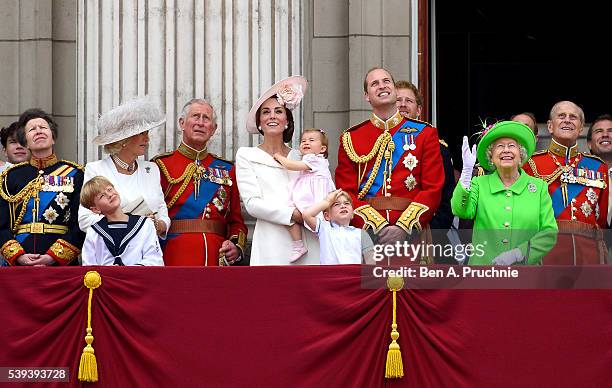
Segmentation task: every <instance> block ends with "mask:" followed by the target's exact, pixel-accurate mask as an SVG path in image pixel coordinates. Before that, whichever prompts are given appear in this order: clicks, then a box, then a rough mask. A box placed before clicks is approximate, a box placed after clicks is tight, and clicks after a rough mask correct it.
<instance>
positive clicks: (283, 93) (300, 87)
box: [246, 75, 308, 133]
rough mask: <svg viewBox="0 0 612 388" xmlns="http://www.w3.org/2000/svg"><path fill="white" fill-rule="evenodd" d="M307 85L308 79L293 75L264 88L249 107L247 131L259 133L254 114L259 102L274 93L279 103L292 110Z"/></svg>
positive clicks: (259, 104) (262, 101)
mask: <svg viewBox="0 0 612 388" xmlns="http://www.w3.org/2000/svg"><path fill="white" fill-rule="evenodd" d="M307 87H308V81H306V78H304V77H302V76H301V75H293V76H291V77H289V78H285V79H284V80H282V81H278V82H277V83H275V84H274V85H273V86H272V87H271V88H270V89H268V90H266V92H265V93H264V94H262V95H261V97H259V100H257V102H256V103H255V104H253V106H252V107H251V110H250V111H249V115H248V116H247V123H246V127H247V131H249V133H259V131H258V130H257V124H256V122H257V121H256V120H255V115H256V114H257V110H258V109H259V107H260V106H261V104H263V103H264V101H266V100H267V99H268V98H270V97H272V96H273V95H275V94H276V96H277V99H278V103H279V104H281V105H283V106H284V107H285V108H287V109H289V110H293V109H295V107H296V106H298V105H299V103H300V101H302V97H304V92H306V88H307Z"/></svg>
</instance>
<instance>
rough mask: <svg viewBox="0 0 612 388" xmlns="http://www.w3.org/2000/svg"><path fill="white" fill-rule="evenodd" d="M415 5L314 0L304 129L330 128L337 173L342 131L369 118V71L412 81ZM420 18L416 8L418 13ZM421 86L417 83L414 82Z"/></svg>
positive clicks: (388, 0) (389, 0)
mask: <svg viewBox="0 0 612 388" xmlns="http://www.w3.org/2000/svg"><path fill="white" fill-rule="evenodd" d="M411 3H416V2H414V1H410V0H350V1H349V0H337V1H326V0H312V2H311V5H312V7H311V8H310V19H308V23H307V29H308V32H307V34H308V35H307V36H308V37H309V42H308V44H309V47H308V48H307V51H306V54H305V55H304V58H306V59H309V61H306V62H305V64H304V66H305V68H306V69H308V74H309V79H310V81H311V84H312V94H311V98H312V101H311V104H310V105H309V106H308V108H307V110H306V116H305V124H306V125H307V126H309V125H312V126H315V127H317V128H326V129H327V130H328V133H329V136H330V148H331V150H333V151H332V152H331V153H330V164H331V165H332V167H333V168H335V166H336V164H337V153H336V151H335V150H337V149H338V144H339V137H340V134H341V133H342V131H343V130H344V129H346V128H349V127H350V126H351V125H354V124H357V123H359V122H361V121H363V120H365V119H367V117H369V113H370V106H369V105H368V103H367V102H366V101H365V100H364V97H363V94H364V93H363V77H364V75H365V73H366V71H367V70H368V69H370V68H371V67H374V66H383V67H385V68H387V69H389V70H390V71H391V73H392V74H393V76H394V77H395V78H396V79H408V80H411V79H412V78H413V77H412V75H413V70H415V68H414V67H415V66H417V61H416V58H414V60H413V58H412V56H413V55H411V51H412V50H413V48H414V47H415V46H414V45H415V44H416V42H417V40H416V39H417V37H416V36H415V34H414V33H412V32H411V31H412V27H413V24H414V22H413V21H412V19H411ZM414 11H415V12H416V8H415V9H414ZM413 81H416V80H413Z"/></svg>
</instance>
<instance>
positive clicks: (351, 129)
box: [343, 119, 370, 132]
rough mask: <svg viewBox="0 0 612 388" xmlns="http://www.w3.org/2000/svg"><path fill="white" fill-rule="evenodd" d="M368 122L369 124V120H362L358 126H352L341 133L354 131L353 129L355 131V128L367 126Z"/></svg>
mask: <svg viewBox="0 0 612 388" xmlns="http://www.w3.org/2000/svg"><path fill="white" fill-rule="evenodd" d="M368 122H370V119H367V120H364V121H362V122H360V123H359V124H355V125H353V126H352V127H350V128H347V129H345V130H344V131H343V132H351V131H354V130H355V129H357V128H359V127H361V126H363V125H365V124H367V123H368Z"/></svg>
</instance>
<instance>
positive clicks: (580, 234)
mask: <svg viewBox="0 0 612 388" xmlns="http://www.w3.org/2000/svg"><path fill="white" fill-rule="evenodd" d="M547 125H548V131H549V132H550V133H551V135H552V140H551V141H550V145H549V147H548V149H547V150H543V151H539V152H536V153H535V154H533V156H532V157H531V159H530V160H529V162H528V163H527V164H526V165H525V166H524V167H523V168H524V169H525V171H526V172H527V173H528V174H530V175H533V176H535V177H538V178H541V179H544V180H545V181H546V182H547V183H548V192H549V193H550V196H551V198H552V203H553V210H554V212H555V218H556V219H557V224H558V225H559V237H558V239H557V245H556V246H555V248H553V249H552V250H551V251H550V253H549V254H548V255H547V256H545V257H544V259H543V260H542V262H543V263H544V264H570V265H571V264H574V265H575V264H600V263H601V264H603V263H605V261H606V256H607V251H606V247H605V243H604V241H603V235H602V230H601V229H604V228H605V227H606V220H607V214H608V190H609V188H608V167H607V165H606V163H605V162H604V161H603V160H601V159H600V158H598V157H596V156H593V155H590V154H583V153H581V152H579V151H578V144H577V143H576V140H577V139H578V136H580V133H581V132H582V129H583V126H584V113H583V111H582V109H581V108H580V107H579V106H578V105H576V104H574V103H573V102H571V101H561V102H558V103H556V104H555V105H554V106H553V108H552V109H551V111H550V118H549V120H548V124H547Z"/></svg>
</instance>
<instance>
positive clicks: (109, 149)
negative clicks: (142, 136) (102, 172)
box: [104, 139, 126, 155]
mask: <svg viewBox="0 0 612 388" xmlns="http://www.w3.org/2000/svg"><path fill="white" fill-rule="evenodd" d="M125 141H126V140H125V139H124V140H119V141H115V142H112V143H110V144H105V145H104V152H106V153H107V154H111V155H117V154H118V153H119V151H121V149H122V148H123V143H124V142H125Z"/></svg>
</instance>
